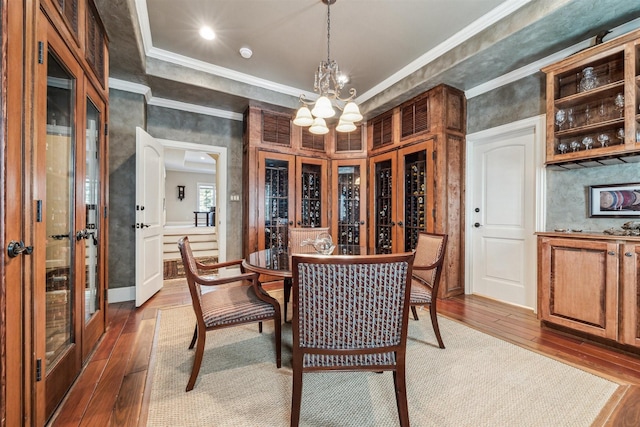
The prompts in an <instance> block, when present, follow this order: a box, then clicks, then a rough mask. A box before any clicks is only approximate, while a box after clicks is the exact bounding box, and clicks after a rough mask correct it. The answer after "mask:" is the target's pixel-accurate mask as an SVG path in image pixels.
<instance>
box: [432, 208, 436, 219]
mask: <svg viewBox="0 0 640 427" xmlns="http://www.w3.org/2000/svg"><path fill="white" fill-rule="evenodd" d="M431 216H432V217H433V219H436V209H435V208H433V209H431Z"/></svg>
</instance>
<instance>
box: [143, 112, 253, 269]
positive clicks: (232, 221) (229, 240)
mask: <svg viewBox="0 0 640 427" xmlns="http://www.w3.org/2000/svg"><path fill="white" fill-rule="evenodd" d="M147 115H148V123H147V132H149V134H150V135H151V136H153V137H154V138H160V139H170V140H172V141H181V142H191V143H194V144H202V145H212V146H216V147H226V148H227V168H228V169H227V194H228V195H230V194H242V122H241V121H238V120H230V119H223V118H219V117H212V116H207V115H203V114H196V113H190V112H187V111H179V110H173V109H169V108H163V107H157V106H153V105H150V106H149V107H148V109H147ZM226 245H227V246H226V250H227V259H238V258H242V203H241V202H236V201H234V202H230V201H227V236H226Z"/></svg>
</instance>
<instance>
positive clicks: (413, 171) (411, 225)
mask: <svg viewBox="0 0 640 427" xmlns="http://www.w3.org/2000/svg"><path fill="white" fill-rule="evenodd" d="M426 167H427V162H426V159H425V153H424V151H420V152H418V153H415V154H413V155H411V156H407V157H406V158H405V177H404V180H405V183H404V184H405V189H406V193H405V207H404V212H405V217H404V233H405V238H404V241H405V251H410V250H413V249H415V247H416V244H417V243H418V233H419V232H421V231H426V228H425V202H426V197H427V194H426V191H425V190H426V180H425V175H426Z"/></svg>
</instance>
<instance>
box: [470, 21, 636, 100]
mask: <svg viewBox="0 0 640 427" xmlns="http://www.w3.org/2000/svg"><path fill="white" fill-rule="evenodd" d="M638 28H640V18H637V19H634V20H633V21H629V22H626V23H624V24H622V25H620V26H618V27H615V28H613V29H611V33H610V34H609V37H608V39H607V41H609V40H612V39H614V38H616V37H619V36H622V35H624V34H627V33H629V32H631V31H635V30H637V29H638ZM592 42H593V39H588V40H584V41H581V42H580V43H577V44H574V45H573V46H570V47H568V48H566V49H563V50H561V51H559V52H555V53H553V54H552V55H549V56H547V57H545V58H542V59H539V60H538V61H535V62H532V63H531V64H527V65H525V66H524V67H521V68H518V69H517V70H513V71H511V72H510V73H507V74H503V75H502V76H500V77H497V78H495V79H493V80H489V81H488V82H486V83H482V84H480V85H478V86H475V87H473V88H471V89H469V90H467V91H465V93H464V94H465V97H466V98H467V99H471V98H474V97H476V96H478V95H482V94H484V93H487V92H490V91H492V90H494V89H497V88H499V87H501V86H504V85H507V84H509V83H513V82H515V81H518V80H520V79H522V78H524V77H527V76H530V75H532V74H535V73H537V72H538V71H540V69H542V68H544V67H546V66H547V65H551V64H553V63H555V62H558V61H560V60H562V59H565V58H566V57H568V56H570V55H573V54H574V53H576V52H579V51H581V50H583V49H586V48H588V47H590V46H591V45H592Z"/></svg>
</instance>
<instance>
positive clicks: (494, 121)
mask: <svg viewBox="0 0 640 427" xmlns="http://www.w3.org/2000/svg"><path fill="white" fill-rule="evenodd" d="M545 99H546V97H545V80H544V74H543V73H541V72H538V73H536V74H533V75H531V76H527V77H525V78H522V79H520V80H518V81H516V82H514V83H511V84H508V85H505V86H502V87H499V88H497V89H495V90H492V91H491V92H487V93H484V94H482V95H479V96H476V97H473V98H471V99H469V100H468V101H467V133H475V132H479V131H481V130H485V129H491V128H493V127H496V126H501V125H504V124H507V123H512V122H515V121H517V120H522V119H527V118H529V117H535V116H539V115H540V114H544V113H545V111H546V107H545Z"/></svg>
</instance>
